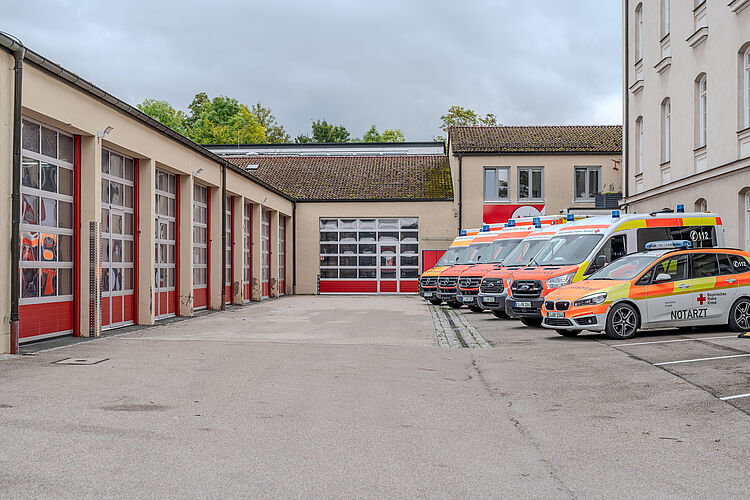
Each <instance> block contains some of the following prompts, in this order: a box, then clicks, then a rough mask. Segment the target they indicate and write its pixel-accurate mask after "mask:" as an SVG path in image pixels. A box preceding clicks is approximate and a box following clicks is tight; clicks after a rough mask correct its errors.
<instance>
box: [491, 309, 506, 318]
mask: <svg viewBox="0 0 750 500" xmlns="http://www.w3.org/2000/svg"><path fill="white" fill-rule="evenodd" d="M492 314H494V315H495V317H496V318H500V319H508V315H507V314H506V313H505V311H500V310H494V311H492Z"/></svg>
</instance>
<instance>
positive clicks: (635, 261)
mask: <svg viewBox="0 0 750 500" xmlns="http://www.w3.org/2000/svg"><path fill="white" fill-rule="evenodd" d="M655 260H656V257H654V256H653V255H629V256H627V257H621V258H619V259H617V260H616V261H614V262H613V263H611V264H609V265H608V266H604V267H603V268H601V269H599V270H598V271H596V272H595V273H594V274H592V275H591V276H589V277H588V278H587V279H590V280H632V279H634V278H635V277H636V276H638V275H639V274H641V272H642V271H643V270H644V269H646V268H647V267H648V266H650V265H651V264H653V263H654V261H655Z"/></svg>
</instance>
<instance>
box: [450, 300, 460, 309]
mask: <svg viewBox="0 0 750 500" xmlns="http://www.w3.org/2000/svg"><path fill="white" fill-rule="evenodd" d="M448 305H449V306H451V307H452V308H453V309H461V306H463V304H462V303H460V302H456V301H454V300H452V301H450V302H448Z"/></svg>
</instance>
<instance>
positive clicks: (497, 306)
mask: <svg viewBox="0 0 750 500" xmlns="http://www.w3.org/2000/svg"><path fill="white" fill-rule="evenodd" d="M562 227H564V226H562V225H557V226H548V227H542V228H538V229H536V230H534V231H533V232H531V233H530V234H529V235H528V236H526V238H524V239H523V240H522V241H521V242H520V243H519V244H518V245H517V246H515V247H514V248H513V249H512V250H511V251H510V253H509V254H508V255H507V256H506V257H505V259H503V262H502V267H496V268H494V269H493V270H491V271H490V272H488V273H486V274H485V275H484V277H483V278H482V282H481V284H480V285H479V294H478V296H477V300H478V304H479V305H480V306H481V307H482V308H483V309H485V310H488V311H491V312H492V314H494V315H495V317H497V318H503V319H504V318H508V317H509V314H508V311H506V309H505V299H506V298H507V296H508V293H507V290H508V288H509V283H510V279H511V278H512V277H513V276H514V275H515V274H516V273H517V272H518V271H520V270H521V269H523V268H524V267H526V266H527V265H529V264H530V263H531V259H533V258H534V257H535V256H536V254H537V253H538V252H539V250H541V249H542V247H543V246H544V245H545V244H546V243H547V242H548V241H549V240H550V239H551V238H552V237H553V236H554V235H556V234H557V232H558V231H559V230H560V229H561V228H562Z"/></svg>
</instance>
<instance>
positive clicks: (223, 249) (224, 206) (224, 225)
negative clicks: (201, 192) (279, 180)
mask: <svg viewBox="0 0 750 500" xmlns="http://www.w3.org/2000/svg"><path fill="white" fill-rule="evenodd" d="M226 273H227V166H226V164H223V163H222V165H221V279H220V280H219V283H221V310H222V311H226V310H227V297H226V295H227V278H226Z"/></svg>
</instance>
